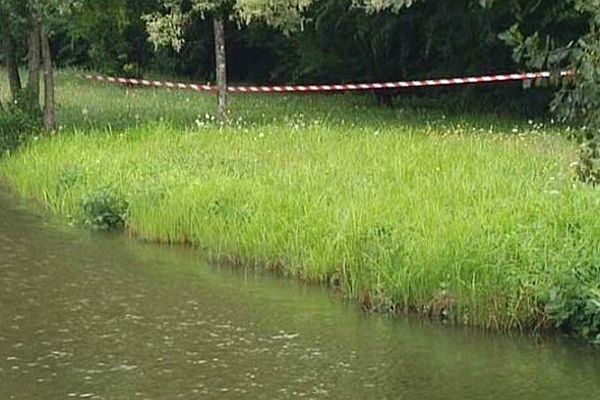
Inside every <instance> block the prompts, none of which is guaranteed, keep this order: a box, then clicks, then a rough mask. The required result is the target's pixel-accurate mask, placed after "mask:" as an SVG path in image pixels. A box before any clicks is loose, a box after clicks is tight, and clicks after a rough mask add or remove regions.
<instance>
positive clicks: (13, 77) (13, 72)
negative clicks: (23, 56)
mask: <svg viewBox="0 0 600 400" xmlns="http://www.w3.org/2000/svg"><path fill="white" fill-rule="evenodd" d="M5 29H6V30H5V31H3V32H2V44H3V47H4V59H5V62H6V70H7V73H8V81H9V83H10V93H11V95H12V99H13V101H14V100H16V97H17V94H18V93H19V92H20V91H21V88H22V86H21V76H20V75H19V64H18V62H17V49H16V47H17V46H16V44H15V38H14V37H13V35H12V34H11V33H10V31H8V28H7V27H5Z"/></svg>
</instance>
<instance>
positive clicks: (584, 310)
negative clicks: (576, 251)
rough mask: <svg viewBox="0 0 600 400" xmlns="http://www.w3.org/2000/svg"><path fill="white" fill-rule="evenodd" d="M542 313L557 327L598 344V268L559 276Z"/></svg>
mask: <svg viewBox="0 0 600 400" xmlns="http://www.w3.org/2000/svg"><path fill="white" fill-rule="evenodd" d="M546 312H547V313H548V315H549V316H550V318H551V320H552V321H553V322H554V323H555V325H556V327H557V328H559V329H561V330H563V331H566V332H569V333H575V334H577V335H579V336H581V337H583V338H585V339H586V340H589V341H590V342H592V343H596V344H600V265H599V264H596V265H594V266H592V267H588V266H585V267H582V268H578V269H577V270H574V271H572V272H571V273H570V274H567V275H565V276H563V277H562V278H561V280H560V281H559V282H558V283H557V285H556V286H555V287H553V288H552V290H551V292H550V296H549V301H548V303H547V305H546Z"/></svg>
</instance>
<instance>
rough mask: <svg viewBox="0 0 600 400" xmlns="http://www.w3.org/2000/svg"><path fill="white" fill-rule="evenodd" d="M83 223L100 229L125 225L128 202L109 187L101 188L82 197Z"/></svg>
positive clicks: (117, 228) (113, 228)
mask: <svg viewBox="0 0 600 400" xmlns="http://www.w3.org/2000/svg"><path fill="white" fill-rule="evenodd" d="M82 207H83V221H82V222H83V225H85V226H88V227H90V228H93V229H100V230H119V229H123V228H124V227H125V224H126V221H127V215H128V211H129V204H128V203H127V201H125V200H124V199H123V197H122V196H121V195H119V194H117V193H116V192H115V191H114V190H113V189H111V188H102V189H100V190H98V191H96V192H94V193H91V194H89V195H87V196H86V197H85V198H84V199H83V205H82Z"/></svg>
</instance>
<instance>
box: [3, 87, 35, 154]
mask: <svg viewBox="0 0 600 400" xmlns="http://www.w3.org/2000/svg"><path fill="white" fill-rule="evenodd" d="M41 128H42V113H41V110H40V108H39V106H37V105H36V101H35V98H34V97H33V95H32V93H31V91H28V90H23V91H21V92H20V93H19V94H18V96H17V99H16V100H15V101H14V102H12V103H10V104H8V106H7V107H6V108H5V109H4V110H2V111H0V155H2V154H4V153H6V152H13V151H14V150H16V149H17V147H19V145H21V144H22V143H23V142H25V141H26V140H27V139H28V138H29V137H32V136H34V135H35V134H37V133H39V132H40V130H41Z"/></svg>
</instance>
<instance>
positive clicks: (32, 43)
mask: <svg viewBox="0 0 600 400" xmlns="http://www.w3.org/2000/svg"><path fill="white" fill-rule="evenodd" d="M29 29H30V31H29V53H28V54H27V59H28V61H29V81H28V83H27V86H28V88H29V90H31V93H32V96H33V98H34V99H36V101H37V102H38V104H39V101H40V67H41V61H40V54H41V38H40V22H39V19H38V16H37V15H36V14H35V13H34V14H32V15H31V18H30V21H29Z"/></svg>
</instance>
